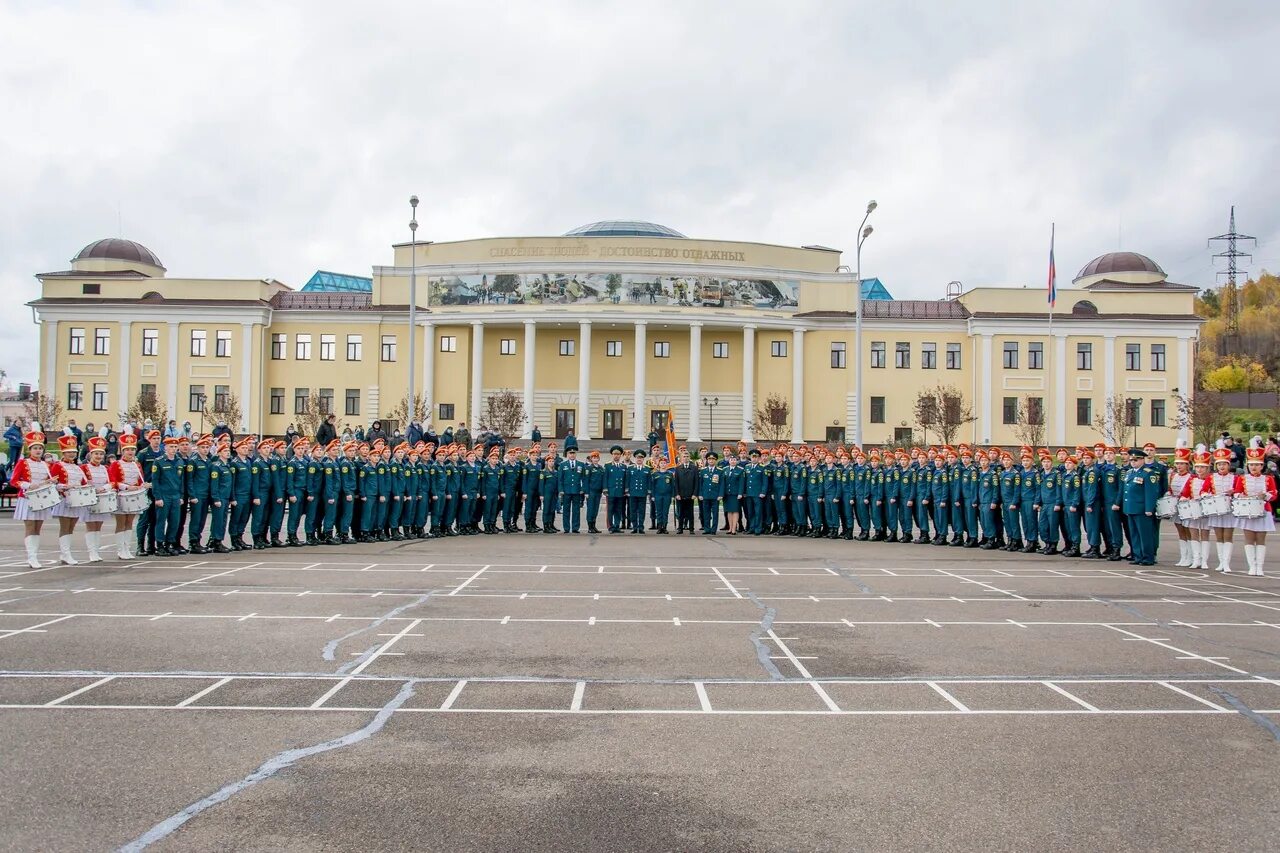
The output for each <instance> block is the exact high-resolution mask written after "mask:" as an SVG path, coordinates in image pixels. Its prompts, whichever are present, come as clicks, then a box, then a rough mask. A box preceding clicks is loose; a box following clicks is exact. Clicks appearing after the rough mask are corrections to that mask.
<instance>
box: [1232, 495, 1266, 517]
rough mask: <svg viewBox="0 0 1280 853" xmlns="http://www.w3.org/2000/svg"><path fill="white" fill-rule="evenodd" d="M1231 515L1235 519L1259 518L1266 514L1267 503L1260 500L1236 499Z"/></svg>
mask: <svg viewBox="0 0 1280 853" xmlns="http://www.w3.org/2000/svg"><path fill="white" fill-rule="evenodd" d="M1231 514H1232V515H1234V516H1235V517H1236V518H1261V517H1262V516H1264V515H1266V514H1267V502H1266V501H1264V500H1263V499H1262V498H1236V499H1235V502H1234V503H1232V504H1231Z"/></svg>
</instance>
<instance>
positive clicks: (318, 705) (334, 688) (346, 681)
mask: <svg viewBox="0 0 1280 853" xmlns="http://www.w3.org/2000/svg"><path fill="white" fill-rule="evenodd" d="M351 679H352V676H350V675H348V676H347V677H346V678H344V679H342V680H341V681H339V682H338V683H337V684H335V685H333V686H332V687H330V688H329V689H328V690H326V691H325V692H324V695H323V696H321V697H320V698H319V699H317V700H316V701H314V702H312V703H311V707H312V708H321V707H323V706H324V703H325V702H328V701H329V700H330V699H332V698H333V695H334V694H335V693H337V692H338V691H339V690H341V689H342V688H344V687H346V686H347V685H348V684H350V683H351Z"/></svg>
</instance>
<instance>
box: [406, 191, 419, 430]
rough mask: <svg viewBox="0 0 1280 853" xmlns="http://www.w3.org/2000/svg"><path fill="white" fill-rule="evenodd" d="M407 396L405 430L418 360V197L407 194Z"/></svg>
mask: <svg viewBox="0 0 1280 853" xmlns="http://www.w3.org/2000/svg"><path fill="white" fill-rule="evenodd" d="M409 210H410V214H409V246H410V247H411V248H410V252H411V253H412V254H410V255H409V396H408V397H407V398H406V400H405V407H404V413H405V414H404V419H405V422H406V423H405V430H406V432H407V431H408V429H409V424H410V423H413V414H414V406H413V397H414V393H413V392H414V389H415V387H416V384H417V383H416V382H415V381H414V380H415V379H416V377H415V376H414V365H415V364H416V363H417V361H418V347H417V342H418V197H417V196H416V195H411V196H409Z"/></svg>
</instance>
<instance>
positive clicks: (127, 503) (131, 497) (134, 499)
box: [117, 489, 149, 515]
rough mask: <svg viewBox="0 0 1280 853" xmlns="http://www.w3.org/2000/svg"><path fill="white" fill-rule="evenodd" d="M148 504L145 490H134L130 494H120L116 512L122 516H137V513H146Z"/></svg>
mask: <svg viewBox="0 0 1280 853" xmlns="http://www.w3.org/2000/svg"><path fill="white" fill-rule="evenodd" d="M148 503H149V501H148V499H147V490H146V489H134V490H133V491H131V492H120V495H119V504H120V508H119V510H117V512H119V513H122V514H124V515H138V514H139V513H143V512H146V511H147V504H148Z"/></svg>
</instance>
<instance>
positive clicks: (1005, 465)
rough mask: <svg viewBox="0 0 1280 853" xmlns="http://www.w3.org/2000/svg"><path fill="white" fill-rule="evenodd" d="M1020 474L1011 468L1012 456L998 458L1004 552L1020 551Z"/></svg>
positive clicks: (1005, 455) (1006, 454)
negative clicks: (1004, 541)
mask: <svg viewBox="0 0 1280 853" xmlns="http://www.w3.org/2000/svg"><path fill="white" fill-rule="evenodd" d="M1021 503H1022V473H1021V472H1020V471H1019V470H1018V469H1017V468H1015V467H1013V456H1012V455H1011V454H1008V453H1004V454H1001V456H1000V509H1001V511H1002V512H1003V513H1004V532H1005V538H1006V539H1007V540H1008V544H1007V545H1006V546H1005V550H1006V551H1021V550H1022V512H1021Z"/></svg>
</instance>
